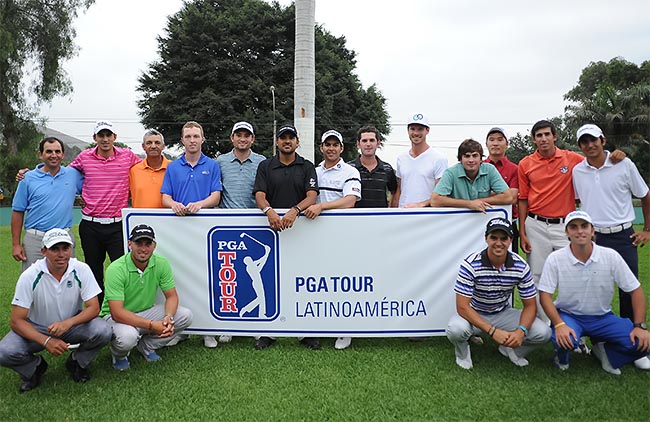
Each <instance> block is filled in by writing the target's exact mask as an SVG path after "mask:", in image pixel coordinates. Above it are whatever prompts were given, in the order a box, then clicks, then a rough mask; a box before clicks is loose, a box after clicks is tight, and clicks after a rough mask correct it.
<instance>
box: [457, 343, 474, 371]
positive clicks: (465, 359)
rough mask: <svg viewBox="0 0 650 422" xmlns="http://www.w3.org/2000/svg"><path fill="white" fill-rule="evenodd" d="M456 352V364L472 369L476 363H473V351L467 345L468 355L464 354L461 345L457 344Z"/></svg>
mask: <svg viewBox="0 0 650 422" xmlns="http://www.w3.org/2000/svg"><path fill="white" fill-rule="evenodd" d="M454 352H455V353H456V365H458V366H460V367H461V368H463V369H472V368H473V367H474V364H473V363H472V352H471V350H470V348H469V345H467V356H463V352H462V351H461V346H460V345H458V344H457V345H456V347H455V350H454Z"/></svg>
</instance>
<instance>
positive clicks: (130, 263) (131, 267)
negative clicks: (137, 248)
mask: <svg viewBox="0 0 650 422" xmlns="http://www.w3.org/2000/svg"><path fill="white" fill-rule="evenodd" d="M125 260H126V269H127V270H129V272H130V273H134V272H135V273H137V272H138V271H140V269H139V268H138V267H136V266H135V264H134V263H133V259H132V258H131V252H129V254H128V255H127V256H126V257H125ZM155 266H156V261H155V259H154V254H151V257H150V258H149V262H148V263H147V267H146V268H145V269H144V271H142V272H143V273H144V272H147V271H149V268H153V267H155Z"/></svg>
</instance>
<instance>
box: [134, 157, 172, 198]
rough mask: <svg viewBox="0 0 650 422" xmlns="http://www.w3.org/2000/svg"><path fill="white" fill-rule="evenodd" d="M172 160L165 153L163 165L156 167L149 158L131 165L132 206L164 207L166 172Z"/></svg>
mask: <svg viewBox="0 0 650 422" xmlns="http://www.w3.org/2000/svg"><path fill="white" fill-rule="evenodd" d="M169 163H170V161H169V160H168V159H167V157H165V156H164V155H163V157H162V165H161V166H160V168H157V169H154V168H151V167H149V164H148V163H147V160H142V161H140V162H139V163H138V164H136V165H134V166H133V167H131V171H130V174H129V186H130V189H131V206H133V208H162V207H163V205H162V194H161V193H160V189H161V188H162V184H163V179H164V178H165V172H166V171H167V166H168V165H169Z"/></svg>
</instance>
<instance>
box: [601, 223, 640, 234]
mask: <svg viewBox="0 0 650 422" xmlns="http://www.w3.org/2000/svg"><path fill="white" fill-rule="evenodd" d="M630 227H632V223H625V224H619V225H617V226H612V227H594V230H595V231H596V233H604V234H611V233H618V232H622V231H623V230H627V229H629V228H630Z"/></svg>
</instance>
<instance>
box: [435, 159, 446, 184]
mask: <svg viewBox="0 0 650 422" xmlns="http://www.w3.org/2000/svg"><path fill="white" fill-rule="evenodd" d="M447 167H448V163H447V159H446V158H444V157H442V158H440V159H438V160H436V162H435V164H434V166H433V178H434V179H436V180H437V179H440V178H441V177H442V175H443V174H444V172H445V170H447Z"/></svg>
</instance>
